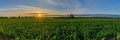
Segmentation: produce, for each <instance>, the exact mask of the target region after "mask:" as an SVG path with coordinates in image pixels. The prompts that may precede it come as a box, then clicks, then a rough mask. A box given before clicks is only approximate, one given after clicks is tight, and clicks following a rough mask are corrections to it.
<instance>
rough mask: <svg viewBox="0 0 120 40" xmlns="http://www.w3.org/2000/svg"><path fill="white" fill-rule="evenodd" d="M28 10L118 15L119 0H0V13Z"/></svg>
mask: <svg viewBox="0 0 120 40" xmlns="http://www.w3.org/2000/svg"><path fill="white" fill-rule="evenodd" d="M30 12H45V13H49V14H115V15H120V0H0V14H10V13H21V14H22V13H30Z"/></svg>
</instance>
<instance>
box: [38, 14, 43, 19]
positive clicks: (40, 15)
mask: <svg viewBox="0 0 120 40" xmlns="http://www.w3.org/2000/svg"><path fill="white" fill-rule="evenodd" d="M36 17H37V18H39V19H41V18H43V17H44V15H43V14H37V15H36Z"/></svg>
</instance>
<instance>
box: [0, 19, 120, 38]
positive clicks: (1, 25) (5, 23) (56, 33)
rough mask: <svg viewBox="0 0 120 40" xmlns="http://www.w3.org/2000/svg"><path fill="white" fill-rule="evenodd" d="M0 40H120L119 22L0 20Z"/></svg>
mask: <svg viewBox="0 0 120 40" xmlns="http://www.w3.org/2000/svg"><path fill="white" fill-rule="evenodd" d="M0 39H1V40H110V39H111V40H120V19H110V18H109V19H107V18H106V19H105V18H76V19H34V18H15V19H0Z"/></svg>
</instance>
